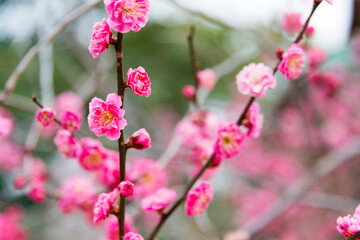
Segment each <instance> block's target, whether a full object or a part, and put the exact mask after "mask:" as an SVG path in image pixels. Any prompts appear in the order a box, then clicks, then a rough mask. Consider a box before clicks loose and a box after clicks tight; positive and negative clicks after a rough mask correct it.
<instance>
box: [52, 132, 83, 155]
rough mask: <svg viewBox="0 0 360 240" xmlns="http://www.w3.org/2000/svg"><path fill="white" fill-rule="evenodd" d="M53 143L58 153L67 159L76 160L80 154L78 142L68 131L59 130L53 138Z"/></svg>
mask: <svg viewBox="0 0 360 240" xmlns="http://www.w3.org/2000/svg"><path fill="white" fill-rule="evenodd" d="M54 143H55V145H56V147H57V149H58V151H59V153H60V154H61V155H63V156H65V157H67V158H76V157H78V156H79V155H80V153H81V145H80V142H79V141H78V140H77V139H76V138H75V137H74V136H73V135H72V134H71V132H70V131H69V130H64V129H60V130H59V131H58V132H57V134H56V137H55V138H54Z"/></svg>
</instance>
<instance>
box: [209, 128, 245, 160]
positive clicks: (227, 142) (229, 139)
mask: <svg viewBox="0 0 360 240" xmlns="http://www.w3.org/2000/svg"><path fill="white" fill-rule="evenodd" d="M244 140H245V135H244V133H243V132H242V131H241V129H240V128H239V126H238V125H236V124H235V123H229V124H223V125H221V126H220V128H219V130H218V138H217V140H216V142H215V146H214V148H215V152H216V154H219V155H220V156H222V157H225V158H232V157H233V156H235V155H236V154H238V153H239V152H240V150H241V148H242V145H243V142H244Z"/></svg>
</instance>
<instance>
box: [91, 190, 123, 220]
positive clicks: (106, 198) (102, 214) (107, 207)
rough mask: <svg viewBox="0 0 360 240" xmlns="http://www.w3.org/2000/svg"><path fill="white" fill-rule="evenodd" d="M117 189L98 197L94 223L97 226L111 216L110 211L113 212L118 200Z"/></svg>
mask: <svg viewBox="0 0 360 240" xmlns="http://www.w3.org/2000/svg"><path fill="white" fill-rule="evenodd" d="M116 195H117V189H114V190H113V191H112V192H110V193H101V194H100V195H99V197H98V200H97V202H96V203H95V206H94V210H93V212H94V219H93V222H94V223H95V224H96V223H98V222H100V221H101V220H104V219H105V218H107V217H108V216H109V214H110V211H111V210H113V206H112V204H113V203H114V202H115V200H116Z"/></svg>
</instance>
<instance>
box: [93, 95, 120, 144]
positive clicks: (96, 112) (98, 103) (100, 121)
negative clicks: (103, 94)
mask: <svg viewBox="0 0 360 240" xmlns="http://www.w3.org/2000/svg"><path fill="white" fill-rule="evenodd" d="M121 106H122V102H121V97H120V96H119V95H117V94H115V93H110V94H109V95H108V96H107V98H106V102H104V101H103V100H102V99H100V98H97V97H95V98H93V99H92V100H91V102H90V104H89V115H88V123H89V127H90V130H91V131H93V132H94V134H95V135H96V136H98V137H100V136H104V135H106V137H107V138H108V139H109V140H117V139H119V137H120V130H122V129H124V128H125V126H126V125H127V122H126V120H125V119H124V118H123V116H124V114H125V110H123V109H121V108H120V107H121Z"/></svg>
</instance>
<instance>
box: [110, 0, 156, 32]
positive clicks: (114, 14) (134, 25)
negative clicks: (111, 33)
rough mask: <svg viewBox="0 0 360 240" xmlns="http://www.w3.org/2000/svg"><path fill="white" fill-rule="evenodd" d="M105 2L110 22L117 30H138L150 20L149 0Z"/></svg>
mask: <svg viewBox="0 0 360 240" xmlns="http://www.w3.org/2000/svg"><path fill="white" fill-rule="evenodd" d="M104 4H105V10H106V12H107V13H108V14H109V18H108V23H109V25H110V27H111V28H112V29H114V30H115V31H117V32H121V33H127V32H129V31H130V30H132V31H134V32H138V31H140V30H141V28H143V27H145V25H146V23H147V21H148V13H149V10H150V1H149V0H104Z"/></svg>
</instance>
